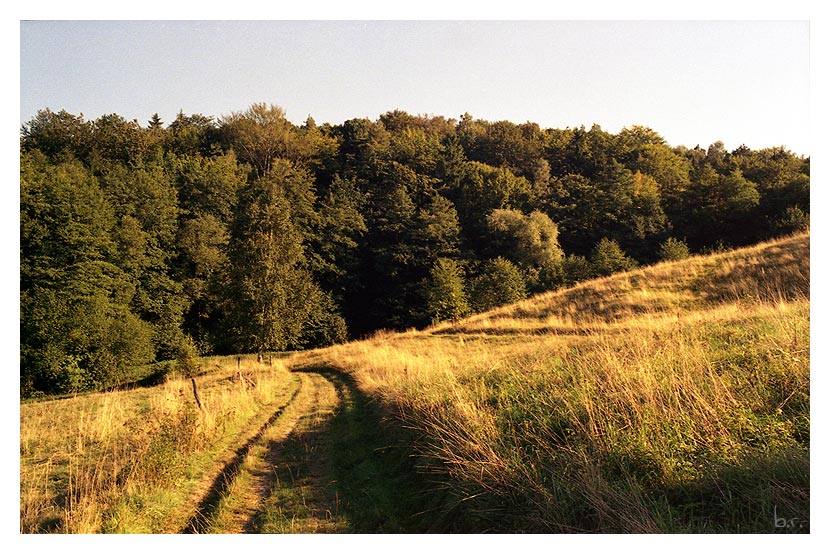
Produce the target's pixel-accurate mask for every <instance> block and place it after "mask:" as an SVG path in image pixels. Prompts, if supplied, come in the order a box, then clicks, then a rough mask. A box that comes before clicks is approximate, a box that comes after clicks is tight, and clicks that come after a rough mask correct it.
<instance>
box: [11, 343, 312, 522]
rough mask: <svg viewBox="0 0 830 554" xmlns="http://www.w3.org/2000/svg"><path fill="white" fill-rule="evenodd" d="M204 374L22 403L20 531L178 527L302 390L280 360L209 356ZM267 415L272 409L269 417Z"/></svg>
mask: <svg viewBox="0 0 830 554" xmlns="http://www.w3.org/2000/svg"><path fill="white" fill-rule="evenodd" d="M205 365H206V366H207V367H208V368H209V369H210V371H209V372H208V373H207V374H204V375H202V376H200V377H197V378H196V382H197V385H198V392H199V396H200V400H201V402H202V406H203V410H199V409H197V408H196V404H195V399H194V396H193V390H192V386H191V383H190V380H189V379H184V378H173V379H169V380H168V381H167V382H166V383H164V384H163V385H161V386H159V387H155V388H152V389H136V390H130V391H120V392H109V393H98V394H90V395H85V396H79V397H76V398H71V399H65V400H56V401H46V402H36V403H28V404H23V405H21V407H20V429H21V434H20V462H21V474H20V481H21V488H20V530H21V532H24V533H30V532H43V531H59V532H66V533H97V532H101V531H130V532H160V531H178V530H179V528H180V527H178V528H177V527H176V526H177V525H179V524H183V522H184V519H183V518H186V517H187V516H188V515H189V513H188V509H190V508H192V506H190V505H189V504H192V503H193V502H195V501H196V499H197V498H198V496H199V493H200V491H198V490H196V486H197V484H198V483H199V482H200V478H201V477H203V476H205V475H208V474H210V473H211V472H215V471H217V469H219V468H220V467H221V462H222V460H223V459H224V458H226V457H228V452H229V451H230V450H231V449H232V447H234V446H235V445H236V442H237V441H238V440H239V439H240V437H241V436H242V435H244V433H245V432H246V431H247V430H248V427H250V426H251V425H252V424H255V423H256V421H257V420H258V419H261V417H262V414H263V412H267V410H265V408H266V407H269V406H274V405H276V404H279V403H280V402H282V403H284V402H286V401H287V400H288V398H289V397H290V395H291V393H292V392H293V390H294V389H295V387H296V383H295V380H294V378H293V377H292V376H291V375H290V374H289V373H288V371H287V370H286V368H285V367H284V366H283V365H282V364H281V363H280V362H275V365H273V366H268V365H261V364H257V363H256V362H255V361H254V360H253V359H251V358H250V357H246V358H244V361H243V363H242V366H241V368H240V369H241V373H242V375H243V376H245V378H246V379H245V380H244V381H241V380H240V379H239V378H238V375H237V360H236V357H228V358H224V359H221V358H220V359H210V360H207V361H206V362H205ZM266 416H267V413H266Z"/></svg>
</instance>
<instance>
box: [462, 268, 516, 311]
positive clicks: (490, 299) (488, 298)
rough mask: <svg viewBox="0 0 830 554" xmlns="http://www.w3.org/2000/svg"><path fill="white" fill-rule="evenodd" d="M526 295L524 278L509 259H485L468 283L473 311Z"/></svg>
mask: <svg viewBox="0 0 830 554" xmlns="http://www.w3.org/2000/svg"><path fill="white" fill-rule="evenodd" d="M526 297H527V288H526V285H525V279H524V277H523V276H522V273H521V272H520V271H519V269H518V268H517V267H516V266H515V265H513V264H512V263H511V262H510V261H509V260H506V259H504V258H496V259H493V260H487V261H486V262H485V263H484V264H483V265H482V267H481V271H480V274H479V276H478V277H476V278H475V279H473V281H472V283H471V284H470V301H471V304H472V307H473V311H476V312H483V311H487V310H490V309H492V308H496V307H498V306H502V305H504V304H510V303H511V302H518V301H519V300H523V299H524V298H526Z"/></svg>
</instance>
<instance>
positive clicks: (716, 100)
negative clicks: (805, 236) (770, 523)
mask: <svg viewBox="0 0 830 554" xmlns="http://www.w3.org/2000/svg"><path fill="white" fill-rule="evenodd" d="M255 102H265V103H268V104H275V105H278V106H280V107H281V108H283V109H284V110H285V112H286V115H287V117H288V119H289V120H291V121H293V122H295V123H302V122H303V121H305V119H306V118H307V117H308V116H309V115H310V116H312V117H313V118H314V119H315V121H316V122H317V123H318V124H320V123H324V122H329V123H333V124H338V123H342V122H344V121H346V120H348V119H351V118H355V117H368V118H370V119H377V118H378V117H379V116H380V115H381V114H383V113H385V112H387V111H390V110H394V109H401V110H404V111H407V112H409V113H413V114H432V115H440V116H444V117H447V118H456V119H457V118H459V117H460V116H461V114H463V113H465V112H467V113H470V114H471V115H472V116H473V117H475V118H480V119H486V120H489V121H498V120H509V121H513V122H515V123H523V122H526V121H532V122H535V123H538V124H539V125H540V126H542V127H543V128H548V127H554V128H566V127H571V128H573V127H579V126H581V125H585V126H586V127H590V126H591V125H593V124H595V123H596V124H598V125H600V126H601V127H602V128H603V129H605V130H607V131H610V132H613V133H616V132H619V131H620V130H621V129H622V128H623V127H627V126H631V125H644V126H647V127H651V128H652V129H654V130H655V131H657V132H658V133H659V134H661V135H662V136H663V137H664V138H665V139H666V141H667V142H668V143H669V144H671V145H673V146H678V145H685V146H688V147H694V146H695V145H698V144H699V145H701V146H702V147H707V146H708V145H710V144H712V143H713V142H715V141H718V140H720V141H723V142H724V144H725V146H726V148H727V149H734V148H737V147H738V146H740V145H741V144H746V145H747V146H749V147H751V148H765V147H770V146H785V147H787V148H789V149H790V150H792V151H793V152H796V153H798V154H802V155H809V154H810V153H811V149H810V146H811V145H810V23H809V21H806V20H801V21H798V20H795V21H793V20H788V21H683V20H675V21H434V20H433V21H111V20H110V21H48V20H46V21H43V20H41V21H21V22H20V123H21V124H22V123H25V122H26V121H29V120H30V119H31V118H32V117H33V116H34V115H35V114H36V113H37V111H38V110H40V109H43V108H49V109H51V110H53V111H59V110H62V109H64V110H67V111H68V112H70V113H73V114H76V115H77V114H81V113H82V114H83V115H84V117H85V118H86V119H95V118H97V117H98V116H100V115H103V114H108V113H117V114H119V115H122V116H123V117H125V118H127V119H136V120H138V121H139V123H141V124H142V125H146V123H147V120H148V119H149V118H150V117H151V116H152V115H153V114H154V113H158V114H159V115H160V117H161V119H162V121H164V122H165V123H169V122H171V121H172V120H173V119H174V118H175V116H176V114H177V113H178V112H179V111H180V110H181V111H184V112H185V113H186V114H195V113H201V114H204V115H210V116H217V117H218V116H222V115H228V114H230V113H231V112H234V111H242V110H244V109H246V108H247V107H248V106H250V105H251V104H252V103H255Z"/></svg>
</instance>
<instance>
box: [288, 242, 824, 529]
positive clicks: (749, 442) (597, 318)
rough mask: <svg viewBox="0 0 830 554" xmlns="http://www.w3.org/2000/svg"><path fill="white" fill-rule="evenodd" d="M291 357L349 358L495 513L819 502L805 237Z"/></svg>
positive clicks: (708, 510) (489, 519) (559, 523)
mask: <svg viewBox="0 0 830 554" xmlns="http://www.w3.org/2000/svg"><path fill="white" fill-rule="evenodd" d="M288 362H289V363H290V364H296V365H303V364H312V363H317V364H319V363H324V364H328V365H333V366H336V367H339V368H340V369H341V370H343V371H346V372H348V373H350V374H352V375H353V377H354V378H355V380H356V382H357V383H358V384H359V385H360V386H361V388H362V389H363V390H364V391H365V392H367V393H368V394H372V395H375V396H378V397H380V398H382V399H384V402H385V403H386V405H387V407H388V409H389V410H390V411H391V412H392V413H394V414H395V415H396V417H397V418H398V419H399V420H400V421H401V422H402V423H403V424H404V425H406V426H407V427H410V428H413V429H416V430H417V432H418V433H420V437H421V441H420V443H419V444H420V446H419V448H420V453H421V455H422V456H423V457H424V458H425V459H428V460H432V462H431V464H432V469H431V471H434V472H435V473H436V474H437V475H442V476H443V479H444V480H445V484H446V486H447V487H448V488H450V489H452V490H454V491H455V493H456V495H457V498H458V502H459V504H461V505H468V506H469V507H470V510H472V511H474V512H475V513H477V514H478V517H479V518H480V521H481V525H482V526H483V527H482V528H492V529H526V530H527V529H533V530H548V531H551V530H553V531H571V530H594V531H596V530H605V531H628V532H648V531H658V530H664V531H665V530H701V529H710V530H711V529H715V530H717V529H722V530H733V531H734V530H739V529H750V530H754V531H757V530H759V529H760V530H770V529H771V523H770V522H771V519H770V518H769V517H767V516H768V514H767V513H766V512H767V511H770V510H772V506H773V505H776V506H778V507H779V509H783V508H781V507H782V506H787V507H788V508H789V509H791V510H793V511H797V512H799V513H798V514H796V516H797V517H800V518H801V519H802V520H803V519H804V518H805V515H807V516H808V511H809V503H808V501H805V498H807V499H808V498H809V494H808V490H809V489H808V486H809V485H808V483H809V473H808V469H807V468H808V464H807V460H808V449H809V235H801V236H795V237H790V238H786V239H783V240H779V241H773V242H771V243H767V244H763V245H758V246H756V247H752V248H748V249H742V250H738V251H733V252H727V253H723V254H719V255H716V256H708V257H695V258H692V259H689V260H685V261H681V262H673V263H664V264H659V265H656V266H652V267H647V268H642V269H638V270H636V271H633V272H630V273H626V274H621V275H614V276H611V277H607V278H604V279H599V280H595V281H590V282H586V283H582V284H580V285H578V286H576V287H574V288H571V289H568V290H564V291H557V292H549V293H545V294H542V295H538V296H536V297H533V298H530V299H528V300H526V301H523V302H520V303H518V304H514V305H510V306H505V307H502V308H500V309H497V310H493V311H490V312H487V313H485V314H480V315H476V316H473V317H471V318H468V319H465V320H463V321H460V322H456V323H446V324H442V325H438V326H435V327H433V328H431V329H427V330H425V331H410V332H407V333H400V334H391V333H378V334H377V335H376V336H375V337H373V338H371V339H369V340H366V341H362V342H356V343H350V344H345V345H340V346H336V347H333V348H330V349H327V350H323V351H316V352H312V353H306V354H300V355H297V356H295V357H294V358H292V359H289V360H288ZM782 460H783V461H782ZM779 462H780V463H779ZM759 467H763V468H766V469H765V470H762V469H758V468H759ZM782 468H783V469H782ZM764 471H767V473H764ZM734 475H738V477H734ZM753 478H754V479H755V480H754V481H753ZM729 479H735V482H734V483H733V482H732V481H729ZM758 479H760V481H758ZM765 479H766V480H765ZM745 481H746V482H750V485H745V483H744V482H745ZM736 483H737V484H736ZM741 483H744V485H742V484H741ZM776 483H777V484H776ZM805 483H807V484H805ZM707 484H708V485H707ZM707 486H710V488H711V486H714V487H715V492H712V491H710V490H709V489H707ZM730 487H731V488H730ZM741 487H744V488H741ZM746 487H749V488H752V487H755V488H754V489H752V490H751V491H747V490H746ZM704 489H705V490H706V494H704V493H701V492H695V491H700V490H704ZM718 490H719V491H720V492H718ZM710 493H711V494H710ZM733 494H735V495H737V496H739V495H741V494H743V495H747V496H748V498H749V499H748V500H747V499H746V498H744V499H743V500H740V499H733V498H731V496H730V495H733ZM701 495H703V497H704V498H703V499H701V498H700V496H701ZM707 495H709V496H711V497H707ZM687 497H688V498H687ZM692 497H693V498H692ZM678 498H680V500H678ZM689 498H692V500H689ZM742 502H743V504H742ZM747 503H749V504H751V505H752V506H754V509H752V511H751V513H750V514H749V515H747V514H746V512H747V511H748V510H750V508H747ZM753 503H754V504H753ZM693 507H694V508H693ZM805 510H806V511H807V514H804V513H803V512H804V511H805ZM770 513H771V512H770ZM770 517H771V516H770ZM742 518H743V519H742Z"/></svg>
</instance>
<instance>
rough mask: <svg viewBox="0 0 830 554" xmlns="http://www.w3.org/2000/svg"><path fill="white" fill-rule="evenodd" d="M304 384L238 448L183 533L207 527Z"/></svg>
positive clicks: (194, 531)
mask: <svg viewBox="0 0 830 554" xmlns="http://www.w3.org/2000/svg"><path fill="white" fill-rule="evenodd" d="M304 385H305V383H304V380H302V379H301V381H300V384H299V386H298V387H297V389H296V390H295V391H294V393H293V394H292V395H291V398H289V399H288V402H287V403H286V404H285V405H283V406H281V407H280V408H279V409H277V410H276V411H275V412H274V413H273V414H271V416H270V417H269V418H268V420H267V421H266V422H265V423H263V424H262V426H260V428H259V429H258V430H257V432H256V433H254V435H253V436H251V437H250V438H249V439H248V440H247V441H246V442H245V444H243V445H242V446H241V447H239V448H238V449H237V450H236V453H235V454H234V456H233V457H232V458H231V459H230V460H229V461H228V462H227V463H226V464H225V466H224V467H223V468H222V470H221V471H220V472H219V474H218V475H217V476H216V478H215V479H214V480H213V483H212V484H211V485H210V487H209V488H208V490H207V492H206V493H205V495H204V496H203V497H202V500H201V501H200V502H199V505H198V507H197V508H196V511H195V513H194V514H193V515H192V516H191V517H190V519H189V520H188V521H187V523H186V524H185V526H184V527H183V528H182V530H181V531H180V532H181V533H201V532H204V531H205V530H206V529H207V526H208V523H209V520H210V518H211V517H212V515H213V514H214V512H215V511H216V509H217V507H218V506H219V504H220V501H221V499H222V497H223V496H224V495H226V494H227V491H228V488H229V487H230V485H231V484H232V483H233V481H234V479H235V478H236V476H237V474H238V473H239V468H240V466H241V464H242V462H243V461H244V460H245V458H246V457H247V456H248V453H249V451H250V450H251V448H252V447H253V446H254V445H255V444H257V442H258V441H259V440H260V439H261V437H262V436H263V434H264V433H265V432H266V431H267V430H268V429H269V428H271V426H272V425H273V424H274V422H276V421H277V420H278V419H279V418H280V416H282V415H283V413H284V412H286V410H288V409H290V408H291V407H292V406H293V404H294V403H295V401H296V399H297V397H298V396H299V395H300V393H301V392H302V391H303V388H304Z"/></svg>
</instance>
